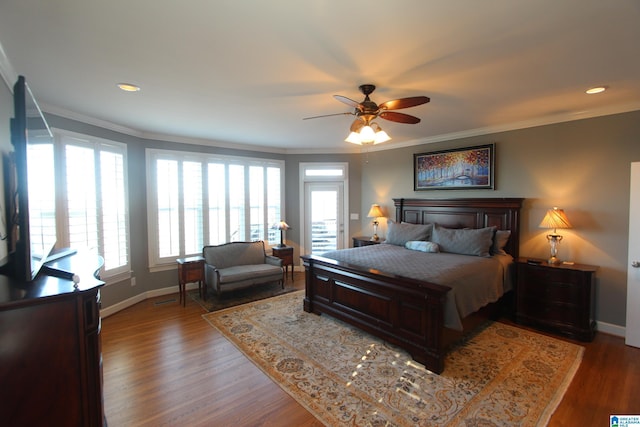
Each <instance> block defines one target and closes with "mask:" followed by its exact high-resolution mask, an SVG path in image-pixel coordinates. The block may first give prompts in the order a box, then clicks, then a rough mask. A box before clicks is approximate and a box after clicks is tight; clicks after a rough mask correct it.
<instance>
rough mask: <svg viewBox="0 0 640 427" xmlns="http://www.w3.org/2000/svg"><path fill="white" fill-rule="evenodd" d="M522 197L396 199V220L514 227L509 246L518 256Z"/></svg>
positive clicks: (462, 226)
mask: <svg viewBox="0 0 640 427" xmlns="http://www.w3.org/2000/svg"><path fill="white" fill-rule="evenodd" d="M523 200H524V199H522V198H477V199H393V203H394V205H395V207H396V222H410V223H412V224H428V223H432V224H439V225H442V226H443V227H448V228H483V227H492V226H495V227H496V228H497V229H498V230H511V236H510V238H509V241H508V242H507V246H506V247H505V250H506V251H507V252H508V253H509V254H511V255H512V256H513V257H514V258H517V257H518V253H519V249H520V209H521V208H522V202H523Z"/></svg>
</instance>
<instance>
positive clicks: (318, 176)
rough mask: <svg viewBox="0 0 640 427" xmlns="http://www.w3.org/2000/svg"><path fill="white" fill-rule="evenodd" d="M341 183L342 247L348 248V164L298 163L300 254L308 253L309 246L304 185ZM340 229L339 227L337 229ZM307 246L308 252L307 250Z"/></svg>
mask: <svg viewBox="0 0 640 427" xmlns="http://www.w3.org/2000/svg"><path fill="white" fill-rule="evenodd" d="M308 182H315V183H329V182H334V183H337V182H341V183H342V184H343V192H342V201H341V203H342V223H343V225H342V229H343V230H344V231H343V233H342V246H343V247H344V248H347V247H349V245H348V242H349V238H348V236H349V214H348V212H349V163H347V162H300V171H299V186H298V188H299V189H300V199H299V200H300V201H301V203H300V253H301V254H307V253H310V248H311V245H310V243H309V242H307V241H306V229H305V224H306V222H307V219H306V217H305V215H306V212H305V204H306V197H307V195H306V185H305V184H306V183H308ZM339 228H340V227H339ZM307 246H308V247H309V250H307Z"/></svg>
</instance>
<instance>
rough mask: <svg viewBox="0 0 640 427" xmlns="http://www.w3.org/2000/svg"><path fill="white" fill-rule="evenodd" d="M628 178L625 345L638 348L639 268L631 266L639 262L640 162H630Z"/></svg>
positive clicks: (639, 333) (639, 339)
mask: <svg viewBox="0 0 640 427" xmlns="http://www.w3.org/2000/svg"><path fill="white" fill-rule="evenodd" d="M630 169H631V170H630V178H629V181H630V183H629V247H628V249H629V252H628V263H627V316H626V324H625V333H624V335H625V344H626V345H630V346H633V347H640V311H638V309H637V308H638V304H640V268H638V267H633V264H634V263H636V262H638V261H640V253H639V252H640V249H639V247H640V223H638V221H637V220H634V218H635V217H636V216H637V215H638V213H640V199H638V197H636V194H637V193H640V162H632V163H631V166H630Z"/></svg>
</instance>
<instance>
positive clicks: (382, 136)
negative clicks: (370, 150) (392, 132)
mask: <svg viewBox="0 0 640 427" xmlns="http://www.w3.org/2000/svg"><path fill="white" fill-rule="evenodd" d="M390 139H391V137H390V136H389V135H387V133H386V132H385V131H383V130H382V129H380V130H379V131H378V132H376V139H375V141H373V143H374V144H380V143H381V142H387V141H389V140H390Z"/></svg>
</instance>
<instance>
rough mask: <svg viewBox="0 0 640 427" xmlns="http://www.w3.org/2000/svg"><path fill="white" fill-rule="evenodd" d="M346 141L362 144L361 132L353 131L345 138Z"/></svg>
mask: <svg viewBox="0 0 640 427" xmlns="http://www.w3.org/2000/svg"><path fill="white" fill-rule="evenodd" d="M345 142H350V143H352V144H358V145H362V141H361V140H360V134H359V133H357V132H351V133H350V134H349V136H348V137H347V138H346V139H345Z"/></svg>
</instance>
